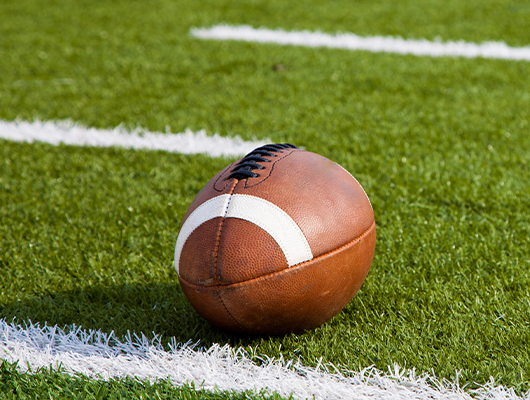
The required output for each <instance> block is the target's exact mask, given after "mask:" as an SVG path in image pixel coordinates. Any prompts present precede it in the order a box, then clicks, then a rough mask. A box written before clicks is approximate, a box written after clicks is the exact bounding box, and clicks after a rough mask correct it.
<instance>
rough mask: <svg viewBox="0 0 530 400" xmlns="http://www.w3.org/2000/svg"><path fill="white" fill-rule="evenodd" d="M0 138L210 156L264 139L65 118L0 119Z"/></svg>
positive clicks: (235, 152)
mask: <svg viewBox="0 0 530 400" xmlns="http://www.w3.org/2000/svg"><path fill="white" fill-rule="evenodd" d="M0 138H2V139H7V140H12V141H17V142H28V143H33V142H35V141H37V142H44V143H49V144H52V145H59V144H65V145H72V146H90V147H124V148H127V149H147V150H164V151H168V152H173V153H181V154H199V153H202V154H208V155H209V156H212V157H219V156H229V157H232V156H236V157H237V156H242V155H245V154H247V153H249V152H251V151H252V150H254V149H255V148H256V147H259V146H262V145H264V144H266V143H267V141H261V140H257V141H251V142H249V141H244V140H242V139H241V138H240V137H238V136H236V137H234V138H230V137H222V136H220V135H219V134H217V133H216V134H215V135H213V136H208V135H207V134H206V131H204V130H201V131H198V132H192V131H190V130H186V131H185V132H183V133H169V132H168V133H154V132H149V131H147V130H144V129H136V130H135V131H133V132H128V131H127V130H125V129H124V128H123V127H121V126H118V127H116V128H114V129H112V130H106V129H96V128H87V127H84V126H82V125H79V124H77V123H75V122H72V121H69V120H66V121H46V122H43V121H39V120H37V121H34V122H27V121H20V120H16V121H0Z"/></svg>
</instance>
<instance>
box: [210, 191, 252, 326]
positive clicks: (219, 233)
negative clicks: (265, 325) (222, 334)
mask: <svg viewBox="0 0 530 400" xmlns="http://www.w3.org/2000/svg"><path fill="white" fill-rule="evenodd" d="M237 183H238V182H236V184H235V185H233V186H232V188H231V189H230V191H229V192H228V193H227V194H229V195H230V197H229V198H228V201H227V202H226V208H225V211H224V216H223V217H222V218H221V222H220V223H219V228H218V231H217V239H216V240H215V248H214V276H215V277H216V278H217V279H219V277H220V274H219V248H220V247H221V236H222V233H223V225H224V223H225V220H226V214H227V213H228V209H229V208H230V202H231V200H232V194H233V193H234V191H235V189H236V186H237ZM225 188H226V186H225ZM217 298H218V299H219V301H220V302H221V304H222V306H223V308H224V309H225V311H226V313H227V314H228V315H229V317H230V318H232V321H234V322H235V324H236V325H238V326H239V327H241V328H242V329H243V330H247V328H245V327H244V326H243V325H241V324H240V323H239V322H238V321H237V320H236V319H235V318H234V316H233V315H232V313H231V312H230V311H229V310H228V308H227V307H226V304H225V302H224V301H223V298H222V297H221V293H219V292H217Z"/></svg>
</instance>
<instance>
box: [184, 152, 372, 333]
mask: <svg viewBox="0 0 530 400" xmlns="http://www.w3.org/2000/svg"><path fill="white" fill-rule="evenodd" d="M263 158H265V159H268V160H270V162H262V163H260V165H261V166H262V167H264V168H263V169H257V170H255V172H256V173H257V174H258V175H259V176H257V177H249V178H246V179H241V180H239V179H235V178H232V179H226V178H227V177H228V176H229V175H230V173H231V171H232V170H233V169H234V168H235V167H236V164H237V162H236V163H233V164H231V165H229V166H228V167H227V168H225V169H224V170H223V171H221V172H219V173H218V174H217V175H216V176H214V177H213V178H212V179H211V180H210V182H208V183H207V184H206V185H205V187H204V188H203V189H202V190H201V191H200V192H199V194H198V195H197V196H196V198H195V199H194V200H193V202H192V203H191V205H190V207H189V208H188V210H187V211H186V214H185V215H184V219H183V221H182V224H184V223H185V221H186V219H187V218H188V217H189V216H190V214H191V213H192V212H193V211H194V210H195V209H197V208H198V207H199V206H200V205H201V204H203V203H205V202H206V201H208V200H210V199H212V198H214V197H216V196H219V195H223V194H228V195H234V194H238V195H240V194H243V195H249V196H254V197H258V198H262V199H264V200H267V201H268V202H270V203H272V204H274V205H276V206H277V207H279V208H280V209H281V210H283V211H284V212H285V213H286V214H288V215H289V217H290V218H292V220H293V221H294V222H295V223H296V224H297V225H298V227H299V228H300V230H301V231H302V233H303V235H304V236H305V238H306V240H307V243H308V244H309V247H310V250H311V253H312V255H313V259H311V260H309V261H306V262H302V263H300V264H297V265H293V266H288V263H287V261H286V257H285V254H284V253H283V252H282V250H281V249H280V247H279V246H278V244H277V243H276V242H275V240H274V239H273V238H272V237H271V236H270V235H269V234H268V233H267V232H266V231H265V230H263V229H262V228H261V227H259V226H257V225H255V224H253V223H251V222H249V221H246V220H242V219H238V218H225V217H216V218H214V219H211V220H209V221H207V222H205V223H203V224H202V225H200V226H198V227H197V228H196V229H195V230H194V231H193V232H192V233H191V235H190V236H189V237H188V238H187V240H186V241H185V243H184V245H183V247H182V252H181V253H180V254H178V255H176V257H178V262H179V280H180V284H181V287H182V289H183V291H184V293H185V295H186V297H187V298H188V300H189V301H190V303H191V304H192V306H193V307H194V308H195V309H196V310H197V311H198V312H199V314H201V315H202V316H203V317H204V318H205V319H207V320H208V321H210V322H211V323H213V324H214V325H216V326H218V327H220V328H223V329H227V330H231V331H235V332H246V333H254V334H269V335H271V334H272V335H280V334H285V333H289V332H301V331H303V330H305V329H311V328H314V327H316V326H318V325H320V324H322V323H324V322H325V321H327V320H329V319H330V318H332V317H333V316H334V315H336V314H337V313H338V312H340V310H342V308H343V307H344V306H345V305H346V304H347V303H348V302H349V301H350V300H351V299H352V298H353V296H354V295H355V293H357V291H358V290H359V288H360V287H361V285H362V283H363V282H364V280H365V277H366V275H367V274H368V271H369V268H370V265H371V263H372V259H373V256H374V251H375V241H376V239H375V238H376V228H375V221H374V214H373V211H372V207H371V205H370V201H369V200H368V197H367V196H366V194H365V192H364V190H363V189H362V187H361V186H360V185H359V183H358V182H357V181H356V180H355V179H354V178H353V177H352V176H351V175H350V174H349V173H348V172H347V171H346V170H344V169H343V168H342V167H341V166H339V165H338V164H336V163H334V162H332V161H330V160H328V159H326V158H324V157H322V156H320V155H317V154H314V153H311V152H307V151H303V150H299V149H283V150H279V151H277V152H276V153H275V154H274V156H264V157H263Z"/></svg>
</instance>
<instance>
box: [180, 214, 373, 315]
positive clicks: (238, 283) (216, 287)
mask: <svg viewBox="0 0 530 400" xmlns="http://www.w3.org/2000/svg"><path fill="white" fill-rule="evenodd" d="M374 228H375V220H374V222H372V224H371V225H370V227H369V228H368V229H367V230H365V231H364V232H363V233H361V234H360V235H359V236H357V237H356V238H354V239H352V240H350V241H349V242H348V243H345V244H343V245H342V246H340V247H337V248H336V249H333V250H331V251H328V252H327V253H324V254H321V255H319V256H318V257H315V258H313V259H311V260H308V261H304V262H301V263H300V264H296V265H293V266H291V267H285V268H282V269H281V270H278V271H274V272H271V273H268V274H263V275H260V276H256V277H254V278H251V279H247V280H245V281H240V282H232V283H226V284H219V283H217V284H215V285H211V286H206V285H197V284H195V283H191V282H189V281H188V280H186V279H184V278H182V276H180V275H179V279H182V280H183V281H185V282H186V283H187V284H188V285H189V286H191V287H194V288H197V289H212V290H216V289H220V288H226V287H230V286H232V287H235V286H239V285H243V284H247V283H249V282H252V281H256V280H258V279H264V278H268V277H272V276H274V275H277V274H280V273H283V272H285V271H287V270H293V269H296V268H300V267H303V266H304V265H306V264H308V263H311V262H314V261H317V260H319V259H321V258H324V257H327V256H329V255H332V254H333V253H336V252H339V251H341V250H342V249H344V248H346V247H348V246H351V245H352V244H354V243H355V242H357V241H359V240H361V239H362V238H363V237H364V236H366V235H367V234H368V233H369V232H370V231H372V230H373V229H374ZM223 305H224V303H223ZM225 308H226V307H225ZM226 311H227V312H228V313H229V311H228V310H226ZM230 316H232V315H230ZM232 318H234V317H233V316H232ZM234 321H235V319H234ZM236 322H237V321H236Z"/></svg>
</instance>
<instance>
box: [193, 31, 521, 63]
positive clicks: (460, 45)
mask: <svg viewBox="0 0 530 400" xmlns="http://www.w3.org/2000/svg"><path fill="white" fill-rule="evenodd" d="M190 34H191V35H192V36H194V37H196V38H199V39H214V40H240V41H246V42H256V43H275V44H280V45H292V46H304V47H328V48H333V49H346V50H365V51H370V52H374V53H379V52H384V53H397V54H413V55H417V56H430V57H444V56H450V57H466V58H479V57H480V58H492V59H503V60H522V61H530V46H526V47H509V46H508V45H506V43H503V42H494V41H489V42H483V43H470V42H464V41H457V42H454V41H447V42H442V41H429V40H426V39H403V38H399V37H392V36H367V37H362V36H358V35H355V34H354V33H336V34H328V33H323V32H312V31H307V30H306V31H284V30H282V29H267V28H253V27H252V26H248V25H239V26H231V25H217V26H213V27H211V28H192V29H191V30H190Z"/></svg>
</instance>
